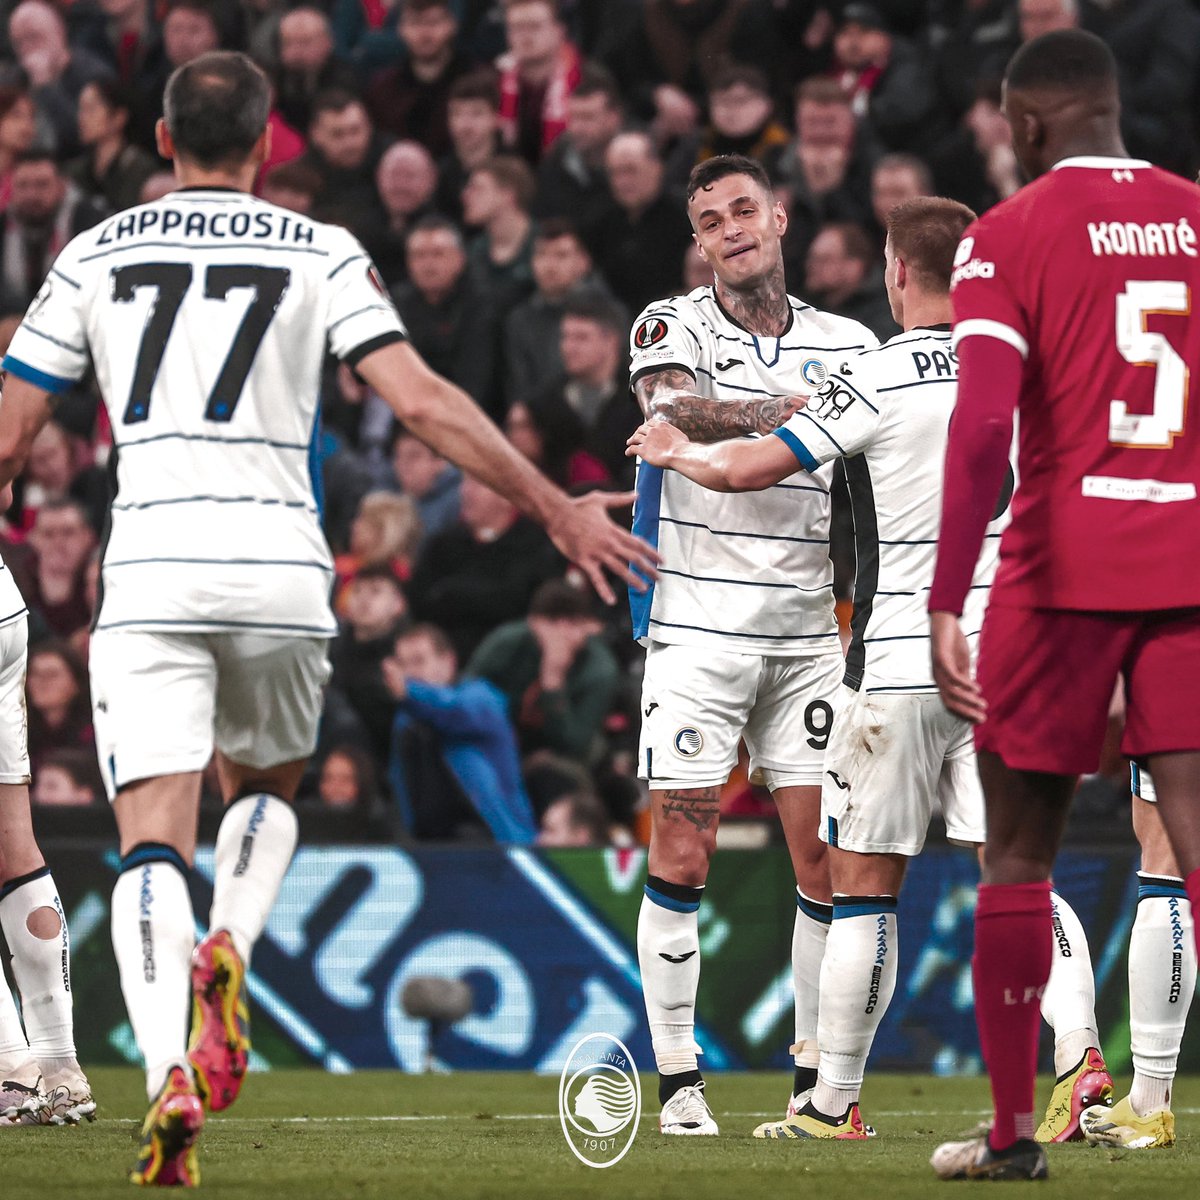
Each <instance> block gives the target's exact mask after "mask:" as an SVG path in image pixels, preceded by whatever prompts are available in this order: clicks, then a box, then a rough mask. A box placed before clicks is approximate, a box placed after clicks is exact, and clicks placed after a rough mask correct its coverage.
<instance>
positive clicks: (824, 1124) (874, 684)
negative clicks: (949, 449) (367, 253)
mask: <svg viewBox="0 0 1200 1200" xmlns="http://www.w3.org/2000/svg"><path fill="white" fill-rule="evenodd" d="M973 219H974V214H973V213H972V212H971V211H970V209H968V208H966V207H965V206H964V205H961V204H958V203H956V202H954V201H951V200H941V199H921V200H915V201H912V202H910V203H908V204H904V205H900V206H899V207H898V208H896V209H894V210H893V212H892V214H891V215H890V217H889V222H888V230H889V236H888V243H887V249H886V272H885V280H886V284H887V288H888V295H889V298H890V300H891V303H892V312H893V315H894V316H895V318H896V320H897V322H898V323H899V324H900V325H901V326H902V327H903V329H904V332H903V333H902V334H900V335H898V336H897V337H895V338H893V339H891V340H890V341H889V342H887V343H885V344H884V345H883V346H881V347H879V348H878V349H875V350H868V351H865V352H864V353H862V354H860V355H859V356H857V357H855V358H854V359H852V360H850V361H849V362H846V363H845V364H843V365H842V366H841V367H840V368H839V369H838V370H837V372H836V373H834V374H831V376H830V377H829V379H828V380H827V381H826V382H825V383H824V385H823V386H822V387H821V388H820V389H818V390H817V394H816V395H815V396H813V397H812V398H811V399H810V400H809V401H808V402H807V405H806V406H805V408H804V409H802V410H801V411H800V412H798V413H796V414H795V415H793V416H792V417H791V418H790V419H789V420H788V421H787V423H786V424H785V425H783V426H782V427H781V428H780V429H778V430H776V431H775V435H776V436H774V437H766V438H763V439H761V440H758V441H753V442H751V441H727V442H723V443H718V444H711V445H700V444H697V443H695V442H691V441H689V440H688V439H687V438H686V436H685V435H684V434H683V433H682V432H681V431H679V430H677V429H675V428H673V427H671V426H670V425H664V424H660V423H652V422H648V423H647V424H645V425H643V426H642V427H641V429H639V430H638V432H637V433H636V434H634V436H633V437H632V438H631V439H630V453H636V454H638V455H640V456H641V458H642V459H643V461H649V462H651V463H655V464H658V465H659V466H662V467H664V468H670V469H672V470H674V471H677V472H681V473H683V474H685V475H687V476H688V477H689V478H690V479H692V480H694V481H695V482H696V483H698V484H701V485H703V486H705V487H708V488H714V489H717V490H719V491H723V492H727V491H743V490H752V489H759V488H767V487H771V486H772V485H775V484H777V483H778V481H779V480H780V479H783V478H786V477H787V476H788V475H790V474H791V472H793V471H794V470H795V468H796V465H797V462H799V464H800V465H802V466H803V467H804V468H805V469H806V470H809V471H820V470H823V469H825V465H826V464H828V463H830V462H832V461H833V460H834V459H837V458H842V459H843V460H844V464H845V468H846V476H847V481H848V484H849V489H850V496H851V500H852V503H853V510H854V528H855V541H856V552H857V559H858V562H857V572H856V578H855V596H854V619H853V624H852V633H853V637H852V641H851V644H850V649H849V652H848V654H847V657H846V663H845V683H846V688H847V693H846V696H845V699H844V700H843V702H842V704H841V706H840V707H839V708H838V709H837V711H836V712H835V714H834V718H833V728H832V730H831V732H830V736H829V745H828V748H827V750H826V752H825V763H824V779H823V788H822V798H821V817H822V820H821V837H822V838H823V839H824V840H825V841H826V842H827V843H828V844H829V846H830V868H831V874H832V884H833V922H832V927H831V929H830V933H829V937H828V941H827V944H826V948H825V958H824V962H823V964H822V967H821V975H820V1019H819V1031H818V1035H817V1040H818V1043H819V1046H820V1069H819V1076H818V1080H817V1082H816V1085H815V1088H814V1090H813V1092H812V1093H811V1095H810V1096H807V1097H804V1098H803V1099H804V1101H805V1102H804V1103H803V1104H802V1105H801V1106H800V1107H799V1110H798V1111H797V1112H795V1113H791V1114H789V1115H788V1117H787V1118H785V1119H784V1120H783V1121H774V1122H767V1123H766V1124H763V1125H760V1126H759V1127H758V1129H756V1130H755V1136H757V1137H771V1138H839V1139H849V1140H854V1139H861V1138H864V1137H866V1136H867V1135H868V1131H867V1130H866V1128H865V1126H864V1124H863V1121H862V1118H861V1114H860V1112H859V1107H858V1099H859V1092H860V1090H861V1087H862V1081H863V1072H864V1068H865V1064H866V1059H867V1055H868V1052H869V1050H870V1046H871V1042H872V1040H873V1038H874V1035H875V1031H876V1030H877V1029H878V1027H879V1024H880V1022H881V1021H882V1019H883V1016H884V1014H885V1013H886V1011H887V1008H888V1004H889V1002H890V1000H891V997H892V993H893V990H894V988H895V982H896V952H897V944H896V903H897V897H898V895H899V891H900V885H901V883H902V881H903V878H904V872H905V868H906V866H907V862H908V859H909V858H910V857H912V856H914V855H916V854H918V853H920V851H921V848H922V847H923V845H924V842H925V835H926V831H927V829H928V826H929V821H930V818H931V816H932V815H933V813H934V811H935V810H936V809H937V808H938V807H940V809H941V812H942V814H943V816H944V818H945V821H946V827H947V833H948V835H949V836H950V838H951V839H952V840H954V841H957V842H961V843H964V844H967V845H971V846H977V845H979V844H981V843H982V841H983V837H984V808H983V795H982V792H981V789H980V785H979V779H978V775H977V773H976V767H975V753H974V747H973V743H972V735H971V727H970V726H969V725H968V724H967V722H965V721H963V720H961V719H959V718H957V717H954V716H952V715H951V714H950V713H948V712H947V711H946V709H945V708H944V707H943V705H942V703H941V700H940V697H939V696H938V693H937V688H936V686H935V685H934V683H933V680H932V677H931V675H930V652H929V635H928V621H927V620H926V618H925V608H924V597H925V594H926V592H927V591H928V589H929V584H930V582H931V580H932V577H933V565H934V551H935V548H936V543H937V529H938V523H939V520H940V506H941V501H940V497H941V473H942V460H943V457H944V451H945V444H946V437H947V431H948V428H949V422H950V414H951V411H952V410H953V407H954V400H955V390H956V389H955V383H956V378H957V367H956V363H955V359H954V355H953V353H952V352H951V349H950V325H949V321H950V304H949V295H948V292H949V284H950V272H951V267H952V263H953V259H954V254H955V248H956V246H957V244H958V239H959V237H960V235H961V233H962V231H963V229H965V228H966V226H967V225H968V224H969V223H970V222H971V221H972V220H973ZM1010 496H1011V491H1010V493H1009V496H1005V497H1004V498H1003V505H1002V506H1001V508H1000V510H999V511H998V512H997V520H996V522H995V523H994V524H993V526H992V527H991V529H990V530H989V540H988V542H987V545H986V548H985V551H984V555H983V557H982V558H981V561H980V563H979V566H978V568H977V572H976V577H975V587H974V589H973V591H972V594H971V602H970V608H969V610H968V612H969V616H966V617H964V624H965V625H967V627H968V628H970V629H972V630H973V631H974V633H973V636H976V637H977V636H978V630H979V626H980V624H981V622H982V617H983V608H984V604H985V600H986V595H987V588H988V586H989V584H990V581H991V577H992V575H993V573H994V571H995V565H996V555H997V546H998V537H999V531H1000V529H1001V528H1002V526H1003V524H1004V523H1005V517H1004V510H1005V509H1006V508H1007V504H1008V499H1009V498H1010ZM1059 903H1060V904H1061V915H1062V921H1063V926H1064V927H1065V928H1066V929H1067V930H1068V931H1069V932H1070V933H1071V934H1072V935H1075V934H1076V933H1077V934H1078V936H1077V937H1076V938H1075V945H1074V946H1073V949H1074V953H1073V955H1067V956H1066V957H1065V958H1064V959H1063V962H1064V963H1068V964H1069V965H1068V966H1066V967H1065V975H1064V969H1060V971H1059V980H1058V985H1059V986H1058V990H1057V992H1056V993H1055V997H1052V999H1051V1002H1050V1004H1049V1005H1048V1011H1047V1018H1048V1019H1050V1020H1051V1023H1052V1024H1055V1027H1056V1029H1063V1030H1064V1031H1066V1030H1067V1029H1069V1030H1070V1031H1072V1033H1073V1037H1074V1040H1073V1041H1072V1042H1071V1045H1072V1047H1073V1046H1074V1044H1075V1042H1077V1041H1079V1040H1080V1039H1082V1040H1083V1041H1084V1042H1086V1045H1085V1046H1084V1047H1083V1049H1087V1048H1088V1047H1093V1046H1095V1045H1096V1042H1097V1040H1098V1038H1097V1035H1096V1033H1095V1030H1094V1028H1091V1026H1094V1023H1095V1018H1094V1015H1093V1014H1092V1009H1093V1008H1094V985H1093V984H1092V978H1091V963H1090V959H1088V958H1087V955H1086V941H1085V940H1084V939H1083V937H1082V931H1081V930H1078V920H1077V919H1076V918H1075V916H1074V913H1072V912H1070V910H1069V908H1067V907H1066V905H1065V904H1062V902H1061V901H1059ZM1080 944H1082V947H1083V950H1082V952H1081V951H1080V949H1079V945H1080ZM1047 991H1048V993H1049V992H1051V989H1050V988H1048V989H1047ZM1056 1008H1057V1011H1055V1010H1056ZM1081 1028H1082V1029H1085V1030H1086V1032H1075V1031H1077V1030H1080V1029H1081ZM1076 1058H1078V1054H1077V1055H1076ZM1072 1061H1074V1060H1072ZM1109 1092H1110V1093H1111V1080H1109ZM1089 1095H1091V1093H1089ZM1096 1098H1099V1097H1098V1096H1097V1097H1096ZM1077 1113H1078V1109H1077V1110H1076V1115H1077Z"/></svg>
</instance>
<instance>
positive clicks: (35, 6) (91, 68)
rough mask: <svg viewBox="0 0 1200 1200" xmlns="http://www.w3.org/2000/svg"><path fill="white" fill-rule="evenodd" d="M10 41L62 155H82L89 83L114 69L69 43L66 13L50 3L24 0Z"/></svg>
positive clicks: (14, 13)
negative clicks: (82, 108)
mask: <svg viewBox="0 0 1200 1200" xmlns="http://www.w3.org/2000/svg"><path fill="white" fill-rule="evenodd" d="M8 37H9V41H10V42H11V43H12V48H13V53H14V54H15V55H16V57H17V62H19V63H20V64H21V70H22V71H24V73H25V78H26V79H28V81H29V86H30V88H31V89H32V97H33V101H34V104H35V106H36V107H37V110H38V112H39V113H40V114H41V116H42V118H43V119H44V120H45V122H46V123H47V125H48V126H49V127H50V128H51V130H53V133H54V144H55V149H56V151H57V153H58V154H59V155H60V156H62V157H66V156H69V155H73V154H78V153H79V123H78V120H77V118H76V115H75V112H76V108H77V107H78V104H79V94H80V92H82V91H83V88H84V85H85V84H88V83H91V82H92V81H93V80H94V79H99V78H101V77H102V76H104V75H106V74H108V67H107V66H106V64H105V63H104V62H103V61H102V60H101V59H99V58H97V57H95V55H93V54H90V53H88V51H86V50H82V49H79V48H77V47H72V46H70V45H69V44H68V42H67V26H66V23H65V21H64V20H63V17H62V14H61V13H60V11H59V10H58V9H57V8H56V7H55V6H54V5H53V4H50V3H48V2H47V0H22V3H20V4H18V5H17V6H16V8H14V9H13V11H12V16H10V17H9V19H8Z"/></svg>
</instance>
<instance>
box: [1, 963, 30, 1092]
mask: <svg viewBox="0 0 1200 1200" xmlns="http://www.w3.org/2000/svg"><path fill="white" fill-rule="evenodd" d="M32 1057H33V1056H32V1055H31V1054H30V1053H29V1043H28V1042H27V1041H26V1040H25V1030H24V1029H22V1028H21V1018H20V1016H19V1015H18V1014H17V1003H16V1001H15V1000H14V999H13V995H12V992H10V991H9V990H8V984H7V983H6V982H5V980H4V973H3V972H2V971H0V1083H3V1082H4V1080H5V1079H6V1078H7V1076H8V1072H9V1071H15V1070H16V1069H17V1067H23V1066H24V1065H25V1064H26V1063H27V1062H28V1061H29V1060H30V1058H32Z"/></svg>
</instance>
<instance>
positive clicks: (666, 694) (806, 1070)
mask: <svg viewBox="0 0 1200 1200" xmlns="http://www.w3.org/2000/svg"><path fill="white" fill-rule="evenodd" d="M687 190H688V202H687V215H688V218H689V219H690V221H691V225H692V230H693V234H694V237H695V240H696V243H697V245H698V246H699V248H700V254H701V256H702V257H703V258H704V259H705V261H706V262H707V263H708V264H709V266H710V267H711V268H712V270H713V274H714V276H715V279H714V282H713V284H712V286H710V287H702V288H697V289H696V290H695V291H692V292H690V293H688V294H687V295H685V296H675V297H673V298H670V299H666V300H662V301H658V302H656V303H654V304H651V305H650V306H649V307H648V308H647V309H646V310H645V311H644V312H643V313H642V314H641V316H640V317H639V318H638V319H637V321H636V323H635V324H634V327H633V337H632V363H631V367H630V370H631V380H632V383H633V386H634V389H635V392H636V394H637V397H638V400H639V401H640V403H641V405H642V409H643V411H644V412H645V414H646V416H647V418H649V419H650V420H664V421H670V422H672V423H673V424H674V425H676V426H678V427H679V428H681V429H683V430H685V431H686V432H687V434H688V435H689V436H691V437H693V438H696V439H698V440H700V441H705V442H709V441H715V440H717V439H720V438H728V437H734V436H739V435H760V434H768V433H770V432H771V431H772V430H774V429H776V428H777V427H778V426H779V425H781V424H782V423H783V422H784V420H786V418H787V417H788V416H789V415H790V414H791V413H792V412H794V411H795V409H796V407H797V403H798V401H797V400H796V396H797V395H798V394H800V393H808V392H810V391H812V390H813V389H814V388H815V387H816V386H817V385H818V384H820V383H821V382H822V381H824V379H825V378H826V377H827V376H828V375H830V374H832V373H833V372H834V371H835V370H837V369H838V367H839V366H840V365H841V364H842V363H843V362H844V361H845V360H846V358H847V357H850V356H853V355H854V354H855V353H857V352H858V351H860V350H863V349H865V348H866V347H868V346H874V345H875V344H876V339H875V337H874V335H873V334H872V333H871V332H870V331H869V330H868V329H866V328H865V327H864V326H862V325H860V324H858V323H857V322H856V321H850V320H847V319H845V318H842V317H836V316H831V315H829V314H827V313H821V312H818V311H817V310H816V309H814V308H812V307H811V306H810V305H807V304H804V303H802V302H801V301H799V300H796V299H795V298H794V297H791V296H789V295H788V294H787V292H786V289H785V286H784V272H783V256H782V252H781V249H780V239H781V238H782V237H783V234H784V231H785V230H786V228H787V217H786V214H785V212H784V210H783V207H782V206H781V205H780V204H779V203H778V202H777V201H776V200H775V198H774V196H773V194H772V192H771V186H770V182H769V180H768V179H767V176H766V174H765V172H764V171H763V169H762V168H761V167H760V166H759V165H758V164H757V163H755V162H753V161H752V160H750V159H746V158H742V157H738V156H721V157H717V158H713V159H709V160H708V161H706V162H704V163H702V164H701V165H699V166H698V167H696V168H695V170H694V171H693V172H692V175H691V178H690V180H689V182H688V189H687ZM770 440H772V441H774V440H775V439H770ZM797 466H798V464H796V463H795V462H794V461H793V463H792V468H791V470H790V471H787V472H784V473H783V475H781V476H780V480H779V482H778V484H777V486H774V487H772V488H771V489H769V490H767V491H764V492H763V493H761V494H759V495H755V496H719V495H716V494H715V493H713V492H709V491H706V490H705V489H704V488H701V487H697V486H696V485H695V484H693V483H692V482H691V481H690V480H689V479H687V478H685V477H684V476H682V475H679V474H674V473H664V472H662V471H661V470H659V469H658V468H657V467H654V466H650V465H647V464H642V465H641V467H640V468H639V471H638V479H637V504H636V506H635V509H634V531H635V532H637V533H641V534H642V535H643V536H645V537H646V538H647V540H649V541H650V542H652V543H653V544H655V545H656V546H657V547H658V550H659V553H660V556H661V562H662V565H661V570H660V574H659V579H658V580H657V582H656V583H655V585H654V586H653V587H652V588H651V589H649V590H648V591H646V592H644V593H635V594H632V595H631V608H632V612H633V621H634V631H635V634H636V636H637V637H638V638H639V639H641V640H642V642H643V644H644V645H645V646H646V648H647V654H646V671H645V681H644V684H643V691H642V714H643V718H644V720H643V723H642V735H641V764H640V771H641V775H642V777H643V778H645V779H646V780H647V781H648V782H649V785H650V797H651V813H652V829H651V839H650V855H649V871H648V878H647V882H646V888H645V897H644V899H643V901H642V907H641V912H640V915H639V919H638V961H639V964H640V967H641V975H642V989H643V992H644V994H645V999H646V1011H647V1015H648V1018H649V1024H650V1033H651V1038H652V1042H653V1046H654V1055H655V1059H656V1063H657V1066H658V1072H659V1103H660V1104H661V1105H662V1106H663V1107H662V1113H661V1116H660V1119H659V1128H660V1129H661V1130H662V1132H663V1133H666V1134H684V1135H704V1134H715V1133H716V1132H717V1125H716V1123H715V1121H714V1120H713V1119H712V1115H711V1113H710V1112H709V1110H708V1108H707V1106H706V1104H705V1100H704V1094H703V1088H704V1083H703V1079H702V1077H701V1074H700V1071H699V1069H698V1064H697V1059H696V1055H697V1053H698V1050H699V1048H698V1046H697V1044H696V1040H695V1028H694V1025H695V1005H696V990H697V986H698V983H699V977H700V944H699V938H698V918H697V911H698V909H699V907H700V901H701V897H702V895H703V890H704V883H705V879H706V877H707V875H708V864H709V859H710V858H711V856H712V853H713V850H714V848H715V846H716V836H717V822H718V814H719V795H720V790H721V788H722V786H723V785H724V784H725V782H726V780H727V779H728V778H729V773H730V770H731V769H732V768H733V766H734V764H735V763H736V761H737V754H738V742H739V739H742V738H744V739H745V742H746V745H747V747H748V749H749V752H750V761H751V768H752V770H753V771H754V772H756V773H757V774H758V776H759V777H760V778H761V779H762V780H763V781H764V782H765V783H766V785H767V786H768V787H769V788H770V789H771V791H772V793H773V794H774V797H775V801H776V803H777V805H778V807H779V812H780V817H781V820H782V823H783V828H784V832H785V834H786V837H787V843H788V848H789V850H790V852H791V857H792V862H793V865H794V868H795V874H796V883H797V893H796V899H797V911H796V917H795V922H796V923H795V933H794V937H793V954H792V960H793V962H792V965H793V978H794V981H795V987H796V1044H795V1045H794V1046H793V1055H794V1058H795V1062H796V1072H795V1079H794V1081H793V1095H796V1094H799V1093H803V1092H804V1091H806V1090H808V1088H810V1087H811V1086H812V1084H813V1083H814V1082H815V1078H816V1065H817V1057H816V1052H817V1047H816V1033H817V1029H816V1018H817V991H816V983H817V978H818V975H819V971H820V962H821V957H822V954H823V953H824V944H825V937H826V934H827V932H828V930H829V922H830V920H831V917H832V910H831V908H830V901H831V899H832V895H831V892H830V889H829V874H828V865H827V862H826V858H825V854H824V848H823V847H822V845H821V843H820V841H819V840H818V838H817V836H816V832H817V825H818V817H819V804H820V779H821V761H822V756H823V753H824V750H825V743H826V739H827V738H828V736H829V729H830V723H831V720H832V717H833V708H834V705H835V703H836V700H837V694H838V690H839V682H840V679H841V676H842V671H843V663H842V655H841V645H840V641H839V638H838V631H837V622H836V620H835V617H834V609H833V591H832V581H833V570H832V566H831V564H830V561H829V504H830V501H829V488H830V482H831V480H832V468H826V469H823V470H820V471H817V472H815V473H812V474H808V473H804V472H800V471H798V470H797ZM792 475H795V476H796V477H795V478H787V476H792Z"/></svg>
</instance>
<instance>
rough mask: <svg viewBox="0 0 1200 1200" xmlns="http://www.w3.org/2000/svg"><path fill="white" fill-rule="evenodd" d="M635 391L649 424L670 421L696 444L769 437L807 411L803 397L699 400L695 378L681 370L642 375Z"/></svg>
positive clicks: (669, 368)
mask: <svg viewBox="0 0 1200 1200" xmlns="http://www.w3.org/2000/svg"><path fill="white" fill-rule="evenodd" d="M633 390H634V394H635V395H636V396H637V398H638V403H639V404H640V405H641V406H642V412H643V413H645V415H646V419H647V420H648V421H668V422H670V424H672V425H674V426H675V427H676V428H677V429H682V430H683V432H684V433H685V434H687V436H688V437H689V438H690V439H691V440H692V441H693V442H720V441H723V440H724V439H726V438H735V437H744V436H745V435H746V434H748V433H764V434H765V433H770V432H771V431H772V430H774V429H778V428H779V426H780V425H782V424H783V423H784V422H785V421H786V420H787V419H788V417H790V416H791V415H792V414H793V413H795V412H799V410H800V409H801V408H803V407H804V398H803V397H801V396H764V397H762V398H761V399H758V400H711V399H708V398H706V397H704V396H697V395H696V379H695V377H694V376H693V375H692V374H691V373H690V372H688V371H685V370H683V369H682V368H680V367H666V368H664V369H663V370H661V371H653V372H651V373H650V374H648V375H643V376H642V377H641V378H640V379H638V381H637V383H636V384H634V389H633Z"/></svg>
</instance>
